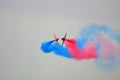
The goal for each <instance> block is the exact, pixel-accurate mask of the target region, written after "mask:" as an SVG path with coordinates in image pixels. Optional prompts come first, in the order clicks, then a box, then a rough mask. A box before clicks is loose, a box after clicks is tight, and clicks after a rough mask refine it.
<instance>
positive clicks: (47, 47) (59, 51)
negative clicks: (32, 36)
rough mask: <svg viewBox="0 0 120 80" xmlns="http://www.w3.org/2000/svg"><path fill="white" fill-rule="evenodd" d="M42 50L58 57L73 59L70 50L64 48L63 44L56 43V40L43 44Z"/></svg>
mask: <svg viewBox="0 0 120 80" xmlns="http://www.w3.org/2000/svg"><path fill="white" fill-rule="evenodd" d="M41 50H42V51H43V52H44V53H50V52H54V54H56V55H59V56H63V57H67V58H71V56H70V53H69V52H68V49H67V48H66V47H64V46H62V45H61V44H59V43H56V42H55V41H54V40H52V41H48V42H43V43H42V45H41Z"/></svg>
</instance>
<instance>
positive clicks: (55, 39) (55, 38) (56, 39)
mask: <svg viewBox="0 0 120 80" xmlns="http://www.w3.org/2000/svg"><path fill="white" fill-rule="evenodd" d="M53 36H54V41H56V43H58V40H59V38H57V37H56V35H55V34H53Z"/></svg>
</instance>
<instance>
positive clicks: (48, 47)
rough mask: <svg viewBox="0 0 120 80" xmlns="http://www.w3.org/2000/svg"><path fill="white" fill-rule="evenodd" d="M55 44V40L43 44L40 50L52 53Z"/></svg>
mask: <svg viewBox="0 0 120 80" xmlns="http://www.w3.org/2000/svg"><path fill="white" fill-rule="evenodd" d="M53 42H54V40H51V41H47V42H43V43H42V44H41V46H40V49H41V50H42V51H43V52H44V53H50V52H52V47H51V44H52V43H53Z"/></svg>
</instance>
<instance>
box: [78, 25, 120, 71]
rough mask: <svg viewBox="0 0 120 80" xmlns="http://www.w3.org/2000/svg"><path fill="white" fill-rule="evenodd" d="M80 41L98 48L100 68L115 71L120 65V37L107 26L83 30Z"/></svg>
mask: <svg viewBox="0 0 120 80" xmlns="http://www.w3.org/2000/svg"><path fill="white" fill-rule="evenodd" d="M79 39H82V40H86V42H92V43H94V45H95V46H96V50H97V54H98V58H96V60H95V63H96V65H97V67H99V68H106V69H113V68H115V67H117V65H118V64H119V63H120V56H119V55H120V51H119V49H120V46H119V45H120V36H119V32H117V31H113V30H112V29H110V28H109V27H107V26H105V25H97V24H92V25H88V26H86V27H84V28H82V29H81V31H80V35H79Z"/></svg>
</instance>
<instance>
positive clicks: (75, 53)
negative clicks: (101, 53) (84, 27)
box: [65, 39, 97, 60]
mask: <svg viewBox="0 0 120 80" xmlns="http://www.w3.org/2000/svg"><path fill="white" fill-rule="evenodd" d="M65 45H66V47H67V48H68V50H69V53H70V55H71V56H72V57H73V58H74V59H76V60H82V59H92V58H96V57H97V55H96V50H95V48H94V46H93V44H88V45H86V46H84V47H83V48H82V49H80V48H79V47H78V46H77V43H76V41H75V40H74V39H67V40H66V41H65Z"/></svg>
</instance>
